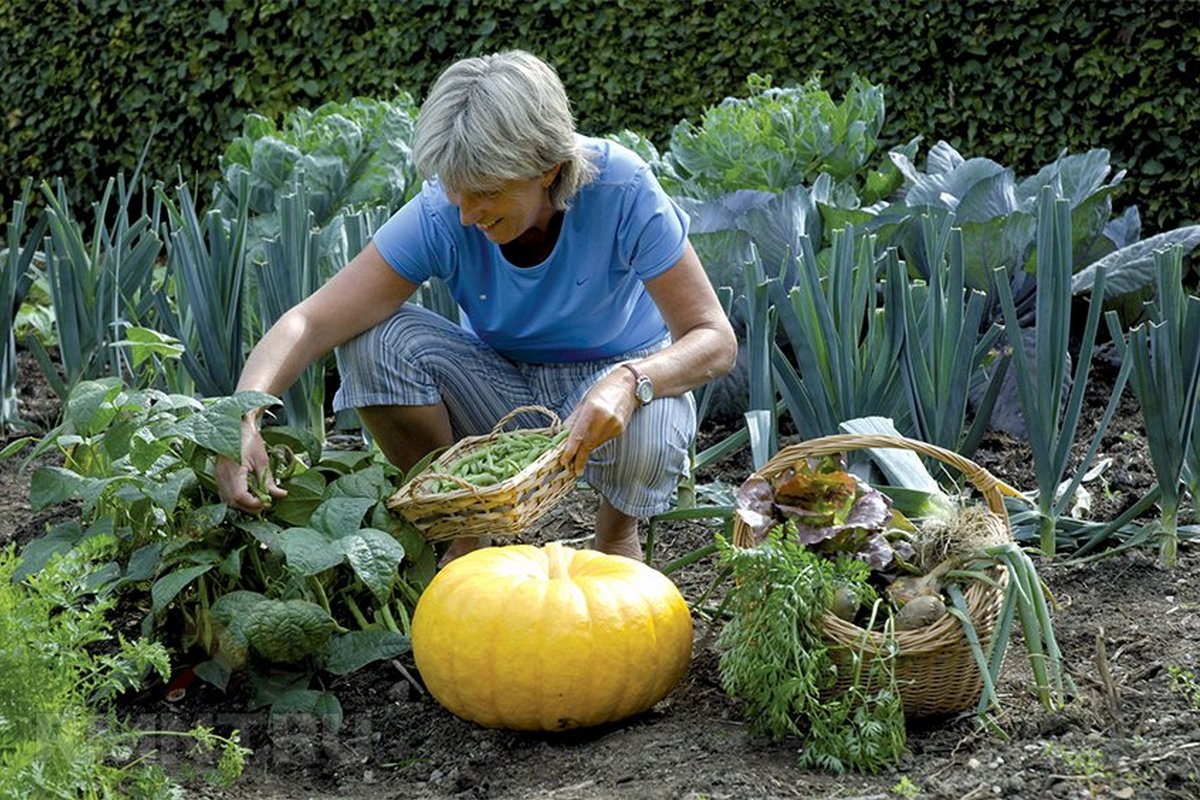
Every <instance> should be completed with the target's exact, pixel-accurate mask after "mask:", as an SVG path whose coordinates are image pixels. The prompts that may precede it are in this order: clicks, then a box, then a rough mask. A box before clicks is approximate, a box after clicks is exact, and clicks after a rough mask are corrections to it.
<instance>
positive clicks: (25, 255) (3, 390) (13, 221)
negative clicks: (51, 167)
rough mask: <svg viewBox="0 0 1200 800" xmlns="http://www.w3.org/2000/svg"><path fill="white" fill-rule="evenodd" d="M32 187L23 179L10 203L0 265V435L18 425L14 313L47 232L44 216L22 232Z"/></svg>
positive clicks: (25, 288) (27, 286) (19, 303)
mask: <svg viewBox="0 0 1200 800" xmlns="http://www.w3.org/2000/svg"><path fill="white" fill-rule="evenodd" d="M32 184H33V181H32V180H30V179H26V180H25V181H24V182H23V183H22V185H21V194H20V197H19V198H18V199H17V200H16V201H15V202H13V207H12V214H11V215H10V216H9V221H8V239H7V247H6V248H5V250H4V257H3V260H2V261H0V269H2V270H3V271H2V272H0V331H4V333H3V334H0V335H2V336H4V340H3V342H2V343H0V345H2V346H0V433H5V432H7V431H8V430H9V429H10V428H14V427H17V426H19V425H20V424H21V414H20V411H19V409H18V408H17V342H16V337H15V332H14V330H15V329H14V324H13V323H14V317H15V315H16V312H17V309H18V308H20V306H21V303H23V302H24V301H25V295H26V294H27V293H28V292H29V287H30V286H32V285H33V273H32V272H31V270H30V264H31V262H32V261H33V255H34V253H35V252H36V251H37V246H38V243H39V242H40V241H41V238H42V233H43V231H45V229H46V217H44V216H43V217H42V218H41V219H39V220H38V221H37V222H36V223H35V224H34V225H33V227H32V228H31V229H30V230H29V232H28V234H26V231H25V212H26V210H27V209H28V208H29V194H30V190H31V187H32Z"/></svg>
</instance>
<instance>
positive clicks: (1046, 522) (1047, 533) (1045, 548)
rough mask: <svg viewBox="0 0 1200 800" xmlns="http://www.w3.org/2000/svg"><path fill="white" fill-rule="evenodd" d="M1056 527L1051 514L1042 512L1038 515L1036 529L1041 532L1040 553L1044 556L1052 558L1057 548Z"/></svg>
mask: <svg viewBox="0 0 1200 800" xmlns="http://www.w3.org/2000/svg"><path fill="white" fill-rule="evenodd" d="M1056 527H1057V526H1056V525H1055V521H1054V517H1053V516H1051V515H1049V514H1044V513H1043V514H1041V515H1040V517H1039V519H1038V530H1039V531H1040V532H1041V542H1042V553H1043V554H1044V555H1045V556H1046V558H1054V554H1055V552H1056V551H1057V550H1058V541H1057V535H1058V532H1057V530H1056Z"/></svg>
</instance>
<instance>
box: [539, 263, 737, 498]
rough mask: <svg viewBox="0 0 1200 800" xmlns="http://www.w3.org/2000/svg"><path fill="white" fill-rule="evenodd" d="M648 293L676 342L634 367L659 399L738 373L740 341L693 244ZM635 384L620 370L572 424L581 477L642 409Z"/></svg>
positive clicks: (569, 451)
mask: <svg viewBox="0 0 1200 800" xmlns="http://www.w3.org/2000/svg"><path fill="white" fill-rule="evenodd" d="M646 290H647V291H648V292H649V293H650V297H651V298H653V300H654V303H655V305H656V306H658V310H659V312H660V313H661V314H662V316H663V319H664V320H665V321H666V323H667V328H668V329H669V330H670V332H671V339H672V342H671V344H670V346H669V347H666V348H664V349H662V350H659V351H658V352H656V353H652V354H651V355H649V356H646V357H645V358H641V359H638V361H637V362H636V363H635V364H634V366H635V367H636V368H637V371H638V372H640V373H641V374H643V375H645V376H646V377H648V378H649V379H650V381H651V382H652V383H653V384H654V395H655V396H656V397H671V396H674V395H680V394H683V393H684V392H686V391H688V390H690V389H694V388H696V387H697V386H702V385H703V384H705V383H707V382H708V381H710V380H713V379H714V378H719V377H721V376H722V375H724V374H726V373H727V372H729V370H731V369H733V364H734V360H735V359H736V358H737V338H736V337H735V336H734V333H733V328H732V327H731V326H730V324H729V318H728V317H726V316H725V311H724V309H722V308H721V304H720V302H719V301H718V300H717V294H716V292H715V291H713V287H712V283H711V281H709V278H708V275H707V274H706V273H705V272H704V266H703V265H702V264H701V263H700V258H699V257H698V256H697V255H696V251H695V250H693V249H692V245H691V243H690V242H689V243H688V244H687V246H686V249H685V250H684V253H683V255H682V256H681V257H680V259H679V260H678V261H677V262H675V264H674V265H672V266H671V268H670V269H668V270H667V271H666V272H664V273H662V274H661V275H659V276H658V277H657V278H652V279H651V280H649V281H646ZM635 383H636V381H635V378H634V375H633V373H632V372H631V371H630V370H627V369H614V370H613V371H611V372H609V373H608V374H607V375H605V376H604V377H603V378H601V379H600V380H599V381H597V382H596V384H595V385H594V386H592V388H591V389H590V390H589V391H588V393H587V395H586V396H585V397H584V399H583V401H582V402H580V404H579V405H578V406H577V407H576V408H575V410H574V411H572V412H571V415H570V416H569V417H568V418H567V420H566V421H567V423H568V425H569V426H570V428H571V433H570V435H569V436H568V438H567V445H566V450H565V452H564V454H563V461H564V462H565V463H567V464H569V465H570V466H571V467H572V468H573V469H574V470H575V473H576V474H580V473H582V472H583V467H584V465H585V464H586V463H587V458H588V454H589V453H591V451H592V450H594V449H596V448H597V447H599V446H600V445H602V444H604V442H606V441H608V440H609V439H612V438H615V437H617V436H620V435H621V434H622V433H624V431H625V427H626V425H628V423H629V419H630V417H632V416H633V414H634V412H635V411H636V410H637V407H638V401H637V398H636V397H635V395H634V388H635Z"/></svg>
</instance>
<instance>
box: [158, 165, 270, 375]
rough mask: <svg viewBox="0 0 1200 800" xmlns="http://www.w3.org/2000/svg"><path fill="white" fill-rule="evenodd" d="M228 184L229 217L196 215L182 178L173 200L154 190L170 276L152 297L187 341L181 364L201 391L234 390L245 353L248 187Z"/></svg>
mask: <svg viewBox="0 0 1200 800" xmlns="http://www.w3.org/2000/svg"><path fill="white" fill-rule="evenodd" d="M231 191H232V192H233V193H234V196H236V198H237V204H236V213H235V216H234V218H233V219H230V220H227V219H226V218H225V216H224V214H223V213H222V212H221V211H220V210H219V209H216V208H213V209H210V210H209V211H208V212H207V213H205V214H204V215H203V217H201V215H200V214H199V213H197V211H196V203H195V201H194V200H193V199H192V195H191V193H190V192H189V191H188V188H187V186H186V185H181V186H180V187H179V188H178V189H177V190H176V195H177V197H178V201H179V202H178V205H176V204H175V203H174V202H172V201H171V199H170V198H169V197H168V196H167V195H166V194H165V193H163V192H161V190H160V196H161V197H162V200H163V203H164V204H165V205H166V207H167V212H168V218H169V225H168V231H169V233H168V236H167V270H168V273H169V280H168V282H167V283H166V284H164V286H163V288H162V289H161V290H160V291H159V292H157V293H156V294H155V296H154V299H155V304H156V305H157V307H158V313H159V319H160V321H161V324H162V325H163V327H164V328H166V331H167V333H168V334H169V335H170V336H172V337H173V338H175V339H177V340H179V341H180V342H181V343H183V344H184V345H185V348H184V350H183V352H182V353H181V358H182V361H183V366H184V369H186V370H187V373H188V375H190V376H191V378H192V380H193V381H194V382H195V384H196V388H197V389H198V390H199V392H200V393H201V394H202V395H204V396H207V397H221V396H223V395H229V394H233V392H234V390H235V389H236V388H237V382H238V376H239V375H241V372H242V364H243V361H244V360H245V359H244V352H245V337H246V326H245V325H244V324H243V315H244V297H245V291H246V277H245V273H246V261H247V239H246V224H247V209H248V199H247V198H248V193H249V187H248V184H247V182H246V181H245V180H241V181H239V185H238V186H237V187H235V188H233V189H232V190H231ZM172 300H173V301H174V302H172Z"/></svg>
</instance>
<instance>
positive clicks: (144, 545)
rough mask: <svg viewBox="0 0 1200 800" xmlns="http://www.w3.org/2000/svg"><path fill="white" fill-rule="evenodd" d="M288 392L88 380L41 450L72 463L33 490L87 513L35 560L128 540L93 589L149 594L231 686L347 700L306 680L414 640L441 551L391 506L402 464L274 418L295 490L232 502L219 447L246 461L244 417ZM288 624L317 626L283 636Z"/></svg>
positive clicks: (152, 607) (297, 705)
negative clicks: (269, 680) (278, 676)
mask: <svg viewBox="0 0 1200 800" xmlns="http://www.w3.org/2000/svg"><path fill="white" fill-rule="evenodd" d="M277 402H278V401H277V399H276V398H273V397H270V396H269V395H262V394H261V393H257V392H242V393H238V394H236V395H232V396H227V397H222V398H217V399H213V400H206V401H200V400H197V399H195V398H192V397H190V396H183V395H169V394H166V393H164V392H161V391H158V390H129V389H127V388H125V387H124V386H123V385H122V384H121V383H120V382H119V381H117V380H116V379H111V378H109V379H101V380H94V381H84V382H82V383H80V384H79V385H78V386H77V387H76V390H75V391H73V392H72V394H71V395H70V397H69V398H68V402H67V406H66V415H65V420H64V422H63V424H62V425H61V426H59V427H58V428H56V429H55V430H53V431H51V432H50V433H49V434H47V435H46V436H45V437H43V438H42V440H41V441H40V442H39V443H38V444H37V445H36V447H35V448H34V450H33V456H37V455H39V454H40V453H43V452H46V451H50V450H56V451H58V453H59V454H60V455H61V457H62V466H57V465H49V466H43V467H41V468H39V469H38V470H37V471H36V472H35V473H34V475H33V480H32V486H31V492H30V499H31V503H32V505H33V506H34V507H35V508H37V509H43V508H48V507H52V506H55V505H58V504H61V503H64V502H68V501H77V502H79V503H80V519H78V520H70V521H68V522H65V523H61V524H60V525H58V526H56V527H55V528H53V529H52V530H51V531H50V532H49V533H48V534H47V535H46V536H44V537H42V538H41V539H38V540H35V541H33V542H31V543H30V544H29V545H28V546H27V547H26V548H25V550H24V551H23V554H22V563H21V567H20V569H21V574H26V575H27V574H34V573H36V572H37V571H38V570H39V569H40V568H41V567H42V566H43V565H44V564H46V563H48V562H49V560H50V559H52V558H53V557H55V556H56V555H60V554H63V553H69V552H71V551H73V550H75V549H77V548H78V547H80V546H81V545H84V544H86V543H87V542H89V541H93V540H95V539H97V538H98V537H106V538H111V539H113V540H114V541H115V543H116V548H115V552H114V553H113V555H112V557H111V558H110V559H109V560H107V561H105V562H104V563H103V564H101V565H99V566H98V568H97V569H96V571H95V573H94V575H93V576H92V581H93V586H94V588H95V589H96V590H97V591H99V592H101V593H105V594H111V593H113V592H138V593H146V594H148V598H147V599H148V601H149V602H148V604H147V608H148V613H147V615H146V617H145V619H144V620H143V630H144V631H146V632H148V633H150V632H156V633H158V634H159V635H161V636H163V637H166V638H167V640H168V641H170V642H171V643H172V644H173V645H174V646H177V647H179V648H180V649H187V648H190V647H193V646H197V647H199V648H201V649H202V650H203V651H205V652H207V653H208V654H209V655H210V656H211V658H210V659H209V661H207V662H204V663H202V664H200V665H199V666H198V667H197V673H198V674H199V675H200V676H201V677H202V678H205V679H206V680H209V681H210V682H211V683H213V684H215V685H217V686H219V687H222V688H223V687H225V686H226V684H227V682H228V681H229V680H230V678H231V677H232V676H233V675H234V674H235V673H241V672H243V671H247V670H248V671H250V672H255V671H261V672H264V673H265V670H266V669H267V668H268V667H269V668H271V669H272V670H273V671H274V672H279V671H281V670H282V671H284V672H288V671H290V674H292V675H293V676H297V677H296V678H295V681H294V683H295V684H297V685H294V686H293V687H292V688H293V689H295V691H296V692H298V694H296V695H293V696H292V697H291V699H289V700H287V701H286V702H288V703H289V706H288V707H289V708H292V709H293V710H297V709H298V710H310V711H314V710H316V709H318V708H323V709H325V710H326V712H329V713H332V712H331V711H330V710H331V709H332V708H334V707H336V706H335V704H336V698H333V697H332V695H329V696H325V695H324V694H323V693H317V694H315V695H314V694H311V693H310V690H308V689H307V688H306V686H302V685H299V684H300V683H303V684H307V682H308V677H307V676H310V675H312V674H314V673H315V672H316V671H319V670H323V671H326V672H331V673H333V674H344V673H345V672H349V671H352V670H354V669H358V668H359V667H361V666H362V665H364V664H366V663H368V662H370V661H373V660H376V659H378V658H386V657H389V656H394V655H397V654H399V653H402V652H406V651H407V649H408V634H409V618H410V616H411V610H412V609H413V607H414V606H415V604H416V600H417V597H418V595H419V593H420V591H421V589H422V588H423V587H424V585H425V584H426V583H427V582H428V580H429V579H430V578H431V577H432V574H433V570H434V557H433V552H432V549H431V548H430V546H429V545H428V544H427V543H426V542H425V540H424V539H423V537H421V535H420V534H419V533H418V532H417V531H416V530H415V529H414V528H412V527H411V526H409V525H407V524H406V523H404V522H403V521H402V520H399V519H398V518H395V517H393V516H392V515H391V514H390V513H389V512H388V511H387V509H386V507H385V504H384V501H385V499H386V498H387V496H388V495H390V493H391V491H392V489H393V487H394V486H395V485H396V482H397V481H398V479H399V477H400V476H398V475H397V474H396V470H395V469H394V468H392V467H390V465H387V464H386V463H384V462H382V461H381V460H380V459H379V458H378V457H377V456H376V455H375V454H373V453H371V452H367V451H330V452H322V449H321V446H320V444H319V443H318V442H317V441H316V440H315V439H314V438H313V437H312V436H311V435H308V434H307V433H306V432H305V431H302V430H298V429H291V428H272V427H268V428H266V429H265V431H264V437H265V438H266V440H267V441H268V442H269V444H270V447H271V454H272V466H273V471H274V473H275V475H276V477H277V479H278V480H279V481H280V484H281V485H282V486H283V487H284V488H285V489H287V491H288V494H287V496H286V497H284V498H280V499H277V500H275V501H274V502H273V503H272V504H271V507H270V508H269V509H268V511H266V512H265V513H263V514H262V515H260V516H251V515H246V514H243V513H241V512H237V511H234V510H232V509H230V508H228V507H227V506H225V504H224V503H222V502H221V501H220V499H219V498H218V497H217V494H216V489H215V481H214V478H213V473H212V467H213V463H214V459H215V458H216V457H217V456H218V455H220V456H225V457H228V458H233V459H240V419H241V416H242V414H243V413H244V412H245V411H246V410H247V409H248V408H252V407H261V406H264V405H275V404H277ZM288 627H290V628H291V629H292V630H297V631H303V632H305V635H299V636H297V637H296V638H295V641H292V640H288V641H281V640H280V637H279V633H278V632H279V631H280V630H281V629H283V628H288ZM306 704H307V705H306ZM333 716H336V715H333Z"/></svg>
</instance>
